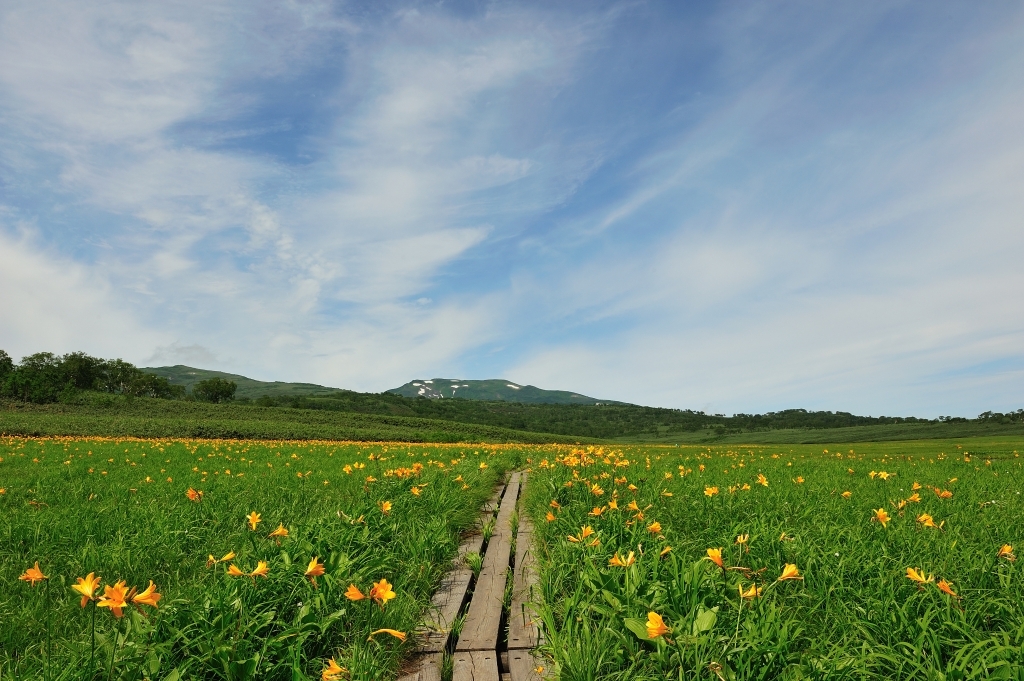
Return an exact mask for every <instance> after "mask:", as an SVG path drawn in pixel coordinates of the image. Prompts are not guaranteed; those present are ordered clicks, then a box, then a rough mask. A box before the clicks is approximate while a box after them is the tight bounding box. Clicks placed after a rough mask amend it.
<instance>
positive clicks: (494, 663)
mask: <svg viewBox="0 0 1024 681" xmlns="http://www.w3.org/2000/svg"><path fill="white" fill-rule="evenodd" d="M452 662H453V665H452V681H499V677H498V653H497V652H495V651H493V650H466V651H462V652H456V653H455V655H454V659H453V660H452Z"/></svg>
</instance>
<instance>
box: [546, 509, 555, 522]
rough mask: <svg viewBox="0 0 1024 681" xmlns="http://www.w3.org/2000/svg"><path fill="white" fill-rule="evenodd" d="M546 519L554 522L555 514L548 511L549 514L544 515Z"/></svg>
mask: <svg viewBox="0 0 1024 681" xmlns="http://www.w3.org/2000/svg"><path fill="white" fill-rule="evenodd" d="M544 520H546V521H548V522H549V523H553V522H554V521H555V514H554V513H552V512H551V511H548V512H547V515H545V516H544Z"/></svg>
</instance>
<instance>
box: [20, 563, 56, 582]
mask: <svg viewBox="0 0 1024 681" xmlns="http://www.w3.org/2000/svg"><path fill="white" fill-rule="evenodd" d="M18 579H20V580H21V581H23V582H28V585H29V586H35V585H36V582H41V581H43V580H44V579H49V577H47V576H46V575H44V574H43V571H42V570H40V569H39V561H38V560H37V561H36V564H35V565H34V566H33V567H30V568H28V569H26V570H25V572H23V573H22V574H21V576H19V577H18Z"/></svg>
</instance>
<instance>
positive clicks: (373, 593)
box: [370, 579, 398, 607]
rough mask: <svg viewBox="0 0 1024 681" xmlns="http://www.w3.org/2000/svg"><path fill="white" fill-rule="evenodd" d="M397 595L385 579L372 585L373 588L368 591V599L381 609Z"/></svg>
mask: <svg viewBox="0 0 1024 681" xmlns="http://www.w3.org/2000/svg"><path fill="white" fill-rule="evenodd" d="M397 595H398V594H396V593H395V592H394V591H393V590H392V588H391V585H390V584H388V580H386V579H382V580H380V581H379V582H376V583H375V584H374V585H373V588H371V589H370V598H372V599H373V600H375V601H377V602H378V603H380V606H381V607H384V605H385V604H386V603H387V602H388V601H390V600H391V599H392V598H394V597H395V596H397Z"/></svg>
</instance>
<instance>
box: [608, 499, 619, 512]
mask: <svg viewBox="0 0 1024 681" xmlns="http://www.w3.org/2000/svg"><path fill="white" fill-rule="evenodd" d="M608 508H610V509H611V510H613V511H618V510H619V502H618V501H616V500H615V499H612V500H611V501H609V502H608Z"/></svg>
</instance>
